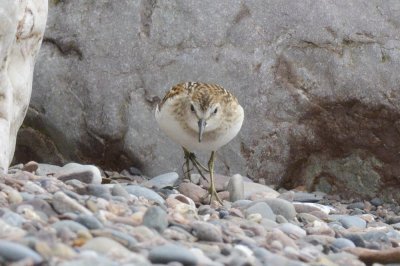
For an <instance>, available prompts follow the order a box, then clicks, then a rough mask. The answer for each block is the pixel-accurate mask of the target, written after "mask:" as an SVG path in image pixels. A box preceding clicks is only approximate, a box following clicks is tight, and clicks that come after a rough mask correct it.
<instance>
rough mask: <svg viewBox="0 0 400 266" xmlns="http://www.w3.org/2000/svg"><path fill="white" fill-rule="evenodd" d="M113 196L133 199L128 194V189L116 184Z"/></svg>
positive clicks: (112, 190)
mask: <svg viewBox="0 0 400 266" xmlns="http://www.w3.org/2000/svg"><path fill="white" fill-rule="evenodd" d="M111 195H113V196H120V197H124V198H126V199H130V198H131V195H130V194H129V193H128V191H126V189H125V188H124V187H123V186H121V185H120V184H115V185H114V186H113V187H112V188H111Z"/></svg>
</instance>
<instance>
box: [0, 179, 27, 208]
mask: <svg viewBox="0 0 400 266" xmlns="http://www.w3.org/2000/svg"><path fill="white" fill-rule="evenodd" d="M0 186H1V187H0V189H1V191H2V192H4V193H6V194H7V197H8V198H7V199H8V202H9V203H10V204H18V203H21V202H22V201H23V200H24V199H23V197H22V195H21V193H19V191H18V190H16V189H14V188H12V187H10V186H7V185H4V184H0Z"/></svg>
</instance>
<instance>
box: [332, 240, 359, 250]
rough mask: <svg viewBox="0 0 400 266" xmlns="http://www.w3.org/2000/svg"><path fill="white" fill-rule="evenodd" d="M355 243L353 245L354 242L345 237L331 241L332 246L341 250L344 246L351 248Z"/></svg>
mask: <svg viewBox="0 0 400 266" xmlns="http://www.w3.org/2000/svg"><path fill="white" fill-rule="evenodd" d="M355 246H356V245H354V243H353V242H352V241H351V240H349V239H347V238H341V237H340V238H336V239H335V240H334V241H333V242H332V247H333V248H334V249H336V250H341V249H344V248H353V247H355Z"/></svg>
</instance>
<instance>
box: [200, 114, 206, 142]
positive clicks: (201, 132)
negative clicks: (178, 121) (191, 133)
mask: <svg viewBox="0 0 400 266" xmlns="http://www.w3.org/2000/svg"><path fill="white" fill-rule="evenodd" d="M198 124H199V142H201V139H202V138H203V132H204V129H205V128H206V125H207V122H206V120H205V119H202V118H201V119H199V122H198Z"/></svg>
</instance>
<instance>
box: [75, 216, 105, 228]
mask: <svg viewBox="0 0 400 266" xmlns="http://www.w3.org/2000/svg"><path fill="white" fill-rule="evenodd" d="M75 222H78V223H80V224H82V225H83V226H85V227H86V228H88V229H89V230H92V229H101V228H103V227H104V226H103V224H102V223H101V222H100V221H99V220H98V219H97V218H96V217H95V216H93V215H87V214H81V215H79V216H78V217H77V218H76V219H75Z"/></svg>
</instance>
